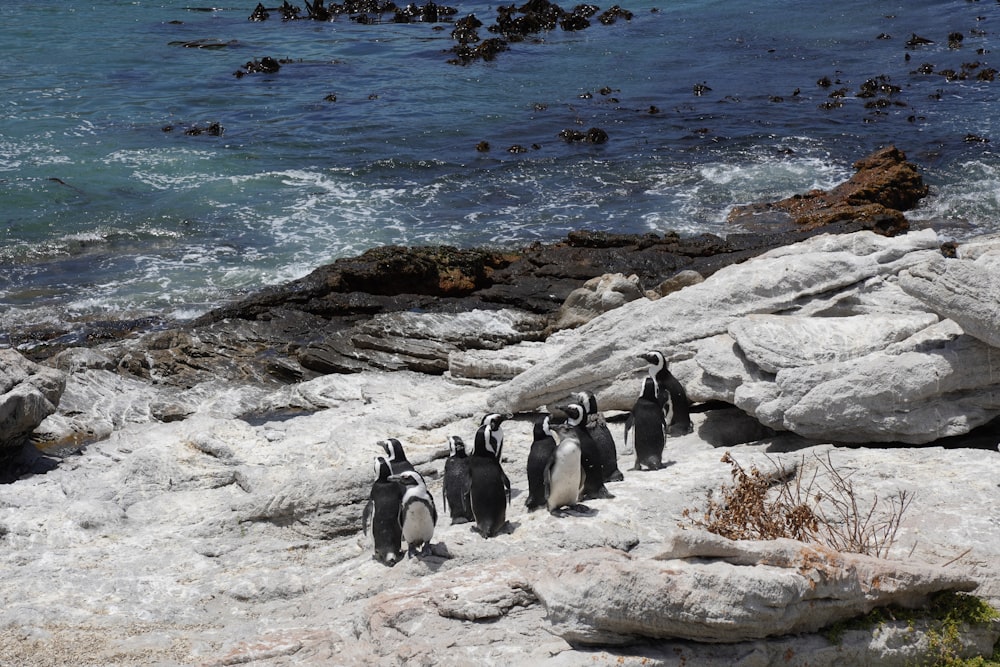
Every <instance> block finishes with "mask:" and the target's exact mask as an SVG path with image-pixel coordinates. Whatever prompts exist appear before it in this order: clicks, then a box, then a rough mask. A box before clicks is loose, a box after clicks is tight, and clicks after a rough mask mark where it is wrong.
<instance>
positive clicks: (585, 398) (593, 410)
mask: <svg viewBox="0 0 1000 667" xmlns="http://www.w3.org/2000/svg"><path fill="white" fill-rule="evenodd" d="M574 398H575V399H576V402H577V403H579V404H580V405H582V406H583V409H584V410H586V411H587V414H588V415H596V414H597V397H596V396H594V393H593V392H591V391H578V392H576V394H575V395H574Z"/></svg>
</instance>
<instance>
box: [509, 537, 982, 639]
mask: <svg viewBox="0 0 1000 667" xmlns="http://www.w3.org/2000/svg"><path fill="white" fill-rule="evenodd" d="M672 542H673V543H672V544H669V543H668V548H667V550H666V551H664V552H663V553H662V554H660V555H659V556H658V557H657V558H655V559H644V558H634V557H630V556H629V555H628V554H624V553H622V552H617V551H613V550H609V549H591V550H587V551H580V552H576V553H572V554H566V555H564V556H562V557H560V558H559V559H556V560H553V561H552V562H551V564H550V565H549V567H547V568H544V569H543V570H542V571H541V572H538V573H536V574H535V576H534V577H532V576H530V575H529V577H528V578H529V581H530V582H531V586H532V589H533V590H534V592H535V594H536V595H538V597H539V599H540V600H541V602H542V604H544V605H545V607H546V610H547V611H548V618H549V621H550V622H551V623H552V624H553V625H554V626H555V632H556V633H557V634H559V635H560V636H562V637H563V638H564V639H566V640H567V641H569V642H570V643H572V644H602V645H607V644H627V643H631V642H633V641H635V638H636V637H644V638H651V639H666V638H680V639H689V640H693V641H699V642H725V643H730V642H740V641H748V640H753V639H763V638H765V637H770V636H777V635H786V634H793V633H803V632H815V631H817V630H819V629H820V628H824V627H828V626H830V625H832V624H834V623H836V622H838V621H842V620H845V619H848V618H853V617H855V616H859V615H861V614H864V613H867V612H869V611H871V609H873V608H874V607H879V606H889V605H896V606H902V607H923V606H926V605H927V604H928V598H929V596H930V595H931V594H933V593H936V592H940V591H950V590H958V591H970V590H973V589H974V588H975V587H976V583H975V581H973V580H972V579H971V578H970V577H968V576H966V575H963V574H961V573H957V572H953V571H949V570H946V569H942V568H940V567H932V566H929V565H924V564H914V563H904V562H899V561H890V560H883V559H878V558H873V557H871V556H863V555H859V554H848V553H840V552H837V551H833V550H831V549H828V548H825V547H822V546H819V545H814V544H808V545H807V544H804V543H802V542H796V541H794V540H787V539H778V540H768V541H749V540H748V541H732V540H727V539H725V538H723V537H719V536H718V535H713V534H711V533H702V532H699V531H685V532H681V533H679V534H676V535H674V536H673V538H672Z"/></svg>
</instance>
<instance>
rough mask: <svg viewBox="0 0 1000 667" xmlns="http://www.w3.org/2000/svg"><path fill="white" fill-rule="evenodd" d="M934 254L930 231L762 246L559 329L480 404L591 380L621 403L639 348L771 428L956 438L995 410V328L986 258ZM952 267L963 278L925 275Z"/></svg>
mask: <svg viewBox="0 0 1000 667" xmlns="http://www.w3.org/2000/svg"><path fill="white" fill-rule="evenodd" d="M982 243H983V242H982V241H979V242H977V244H978V247H980V248H982ZM939 245H940V242H939V241H938V239H937V237H936V235H935V234H934V233H933V232H931V231H924V232H915V233H911V234H908V235H905V236H901V237H897V238H895V239H887V238H884V237H880V236H878V235H876V234H873V233H871V232H859V233H857V234H853V235H846V236H827V237H821V238H815V239H811V240H809V241H805V242H803V243H801V244H797V245H795V246H789V247H787V248H782V249H780V250H776V251H773V252H769V253H766V254H764V255H762V256H760V257H757V258H755V259H753V260H750V261H748V262H745V263H743V264H739V265H734V266H730V267H727V268H725V269H723V270H720V271H718V272H716V273H715V274H714V275H713V276H711V277H710V278H709V279H708V280H706V281H705V282H703V283H700V284H697V285H693V286H690V287H687V288H685V289H683V290H681V291H679V292H675V293H673V294H671V295H669V296H666V297H664V298H662V299H659V300H657V301H650V300H640V301H635V302H632V303H629V304H626V305H625V306H623V307H622V308H621V309H620V310H619V311H616V312H614V313H608V314H606V315H604V316H600V317H597V318H596V319H594V320H593V321H591V322H590V323H589V324H587V325H584V326H583V327H581V328H579V329H577V330H574V331H572V332H563V333H562V334H561V335H560V336H557V337H555V338H554V340H553V341H552V342H553V343H556V342H558V345H555V344H554V345H553V349H554V350H556V351H555V352H554V353H553V354H552V355H551V356H550V357H549V358H547V359H544V360H541V361H539V362H537V363H535V365H534V366H533V367H532V368H530V369H528V370H526V371H525V372H523V373H522V374H520V375H519V376H517V377H516V378H514V379H513V380H512V381H511V382H509V383H507V384H505V385H502V386H500V387H498V388H497V389H496V390H494V392H493V393H492V395H491V405H492V406H493V408H494V409H498V410H515V411H516V410H528V409H535V408H537V407H538V406H542V405H546V404H550V403H551V402H553V401H558V400H561V397H563V396H565V395H567V394H568V393H569V392H570V391H571V390H572V389H571V388H572V387H588V388H590V389H591V390H593V391H595V392H596V393H597V395H598V400H599V401H600V403H601V404H602V405H603V406H605V407H607V408H614V409H619V410H627V409H629V407H630V406H631V402H632V400H634V395H635V392H636V386H637V385H638V381H639V380H638V378H639V377H640V376H641V374H642V373H643V371H644V364H643V362H642V361H641V360H638V359H637V355H638V354H639V353H641V352H642V351H643V350H645V349H652V348H658V349H661V350H663V351H665V352H666V353H667V355H668V357H669V358H670V359H671V360H672V362H673V365H672V368H673V372H674V374H675V375H676V376H677V377H679V378H680V379H681V381H682V383H683V384H684V385H685V387H686V389H687V392H688V394H689V396H691V397H692V399H693V400H695V401H708V400H721V401H725V402H728V403H730V404H733V405H735V406H737V407H739V408H740V409H742V410H744V411H745V412H746V413H747V414H749V415H751V416H752V417H754V418H756V419H757V420H758V421H760V423H761V424H763V425H765V426H767V427H770V428H773V429H777V430H791V431H794V432H795V433H798V434H800V435H803V436H806V437H814V438H831V439H834V440H838V441H847V442H870V441H878V442H894V441H900V442H906V443H927V442H932V441H934V440H936V439H939V438H943V437H948V436H955V435H961V434H963V433H967V432H969V431H970V430H972V429H973V428H975V427H977V426H980V425H982V424H985V423H987V422H989V421H990V420H992V419H994V418H995V417H998V416H1000V385H998V380H997V379H996V378H997V377H998V376H997V374H996V373H995V372H994V371H993V363H994V362H993V359H994V358H995V357H996V350H995V348H993V347H992V346H991V345H990V344H988V343H987V342H984V340H983V339H986V340H990V338H989V336H990V335H991V332H993V331H995V317H996V315H995V312H996V311H995V309H993V308H991V307H990V303H992V302H991V301H990V299H991V298H992V297H991V296H990V295H991V294H993V293H994V292H995V291H996V288H995V285H993V282H991V281H994V280H996V278H995V276H996V275H998V274H997V272H996V268H995V265H991V264H990V263H989V262H988V259H982V258H990V257H993V255H992V254H991V253H990V252H986V251H984V252H982V253H981V257H982V258H981V259H979V260H976V261H973V260H968V259H965V260H963V259H944V258H943V257H942V255H941V252H940V250H939ZM959 248H960V249H961V246H959ZM949 267H954V268H949ZM951 273H954V276H962V277H963V278H964V279H963V278H953V279H952V280H943V279H942V280H936V279H934V278H933V276H937V275H946V274H951ZM928 276H931V277H930V278H928ZM991 276H992V277H991ZM960 285H965V287H959V286H960ZM979 289H982V290H983V291H982V292H981V294H982V295H983V296H982V297H981V299H980V301H981V303H979V304H973V303H971V301H974V300H975V296H973V295H976V294H980V292H979V291H978V290H979ZM955 291H959V295H958V296H956V298H954V299H951V298H950V296H949V294H950V293H951V292H955ZM962 295H964V298H966V299H967V300H969V301H970V302H969V303H967V304H966V305H965V307H963V306H962V305H960V304H962ZM925 301H926V302H927V303H925ZM945 304H950V306H945ZM951 315H954V316H955V319H944V320H941V319H940V318H941V317H942V316H946V317H950V316H951ZM959 322H961V323H962V326H959ZM966 329H967V330H968V331H966ZM977 336H978V338H977ZM508 356H510V354H509V353H508Z"/></svg>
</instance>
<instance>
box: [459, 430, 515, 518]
mask: <svg viewBox="0 0 1000 667" xmlns="http://www.w3.org/2000/svg"><path fill="white" fill-rule="evenodd" d="M480 431H482V429H480ZM480 435H481V433H477V434H476V441H475V444H474V446H473V449H472V456H470V457H468V458H469V461H468V465H469V486H468V489H467V496H466V502H467V503H468V505H469V509H470V510H471V511H472V518H473V520H474V521H475V522H476V528H477V530H479V532H480V534H482V536H483V537H485V538H490V537H493V536H494V535H496V534H497V533H498V532H499V531H500V529H502V528H503V527H504V525H505V524H506V523H507V505H508V503H509V502H510V480H509V479H508V478H507V475H505V474H504V471H503V467H502V466H501V465H500V459H499V458H497V456H496V451H495V450H494V449H493V447H494V446H495V444H490V438H489V434H488V433H483V434H482V435H483V436H484V437H480Z"/></svg>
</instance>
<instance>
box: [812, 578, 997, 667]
mask: <svg viewBox="0 0 1000 667" xmlns="http://www.w3.org/2000/svg"><path fill="white" fill-rule="evenodd" d="M997 620H1000V611H997V610H996V609H994V608H993V607H992V606H990V605H989V604H988V603H986V602H985V601H984V600H982V599H980V598H978V597H976V596H974V595H969V594H967V593H957V592H954V591H942V592H940V593H936V594H934V595H933V596H931V601H930V606H929V607H927V608H926V609H904V608H902V607H895V606H891V607H877V608H875V609H872V610H871V611H870V612H868V613H867V614H865V615H863V616H857V617H855V618H851V619H848V620H846V621H840V622H838V623H834V624H833V625H831V626H829V627H828V628H826V629H825V630H824V631H823V636H824V637H825V638H826V640H827V641H829V642H830V643H831V644H839V643H840V642H841V641H842V640H843V638H844V633H846V632H848V631H849V630H866V631H871V630H874V629H875V628H878V627H881V626H882V625H884V624H885V623H887V622H890V621H905V622H906V623H907V626H908V627H909V628H910V630H911V631H915V630H916V629H917V627H918V625H919V626H923V633H924V636H926V637H927V644H928V652H927V655H926V656H924V658H923V659H922V660H921V661H920V662H918V663H916V664H915V665H914V667H918V666H919V667H1000V642H998V643H997V645H996V646H994V647H993V654H992V655H991V656H988V657H986V656H976V657H973V658H962V657H961V653H962V632H963V631H965V630H966V629H967V628H968V626H972V625H984V624H987V623H993V622H995V621H997Z"/></svg>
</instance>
